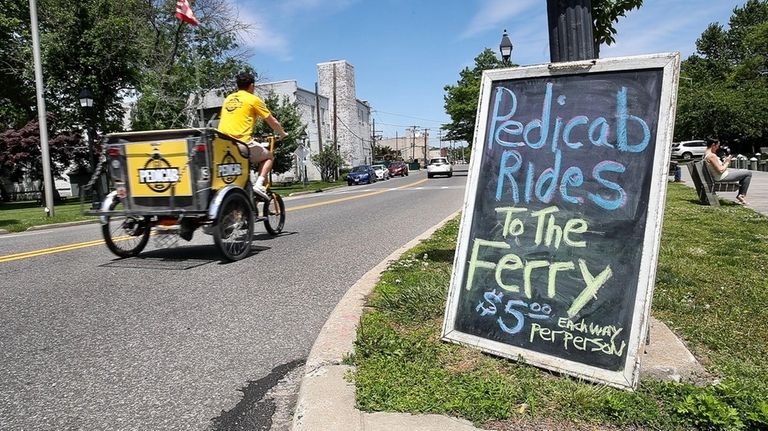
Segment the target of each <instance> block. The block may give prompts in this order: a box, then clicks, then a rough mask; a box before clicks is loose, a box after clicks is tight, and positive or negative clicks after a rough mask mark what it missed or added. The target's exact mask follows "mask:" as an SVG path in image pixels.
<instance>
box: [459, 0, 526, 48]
mask: <svg viewBox="0 0 768 431" xmlns="http://www.w3.org/2000/svg"><path fill="white" fill-rule="evenodd" d="M540 4H541V2H540V1H536V0H485V1H483V3H482V5H481V6H480V10H479V11H477V13H476V14H475V16H474V17H472V20H471V21H470V22H469V25H467V28H466V29H465V30H464V32H462V33H461V38H462V39H466V38H469V37H472V36H475V35H477V34H480V33H483V32H485V31H487V30H490V29H496V30H498V28H499V24H500V23H502V22H509V20H510V19H511V18H512V17H514V16H515V15H518V14H520V13H522V12H524V11H525V10H527V9H528V8H530V7H532V6H534V5H540Z"/></svg>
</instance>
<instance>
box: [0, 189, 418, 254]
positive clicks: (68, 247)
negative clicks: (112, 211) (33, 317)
mask: <svg viewBox="0 0 768 431" xmlns="http://www.w3.org/2000/svg"><path fill="white" fill-rule="evenodd" d="M425 181H427V180H420V181H416V182H415V183H413V184H408V185H405V186H402V187H397V188H396V189H395V190H400V189H405V188H408V187H413V186H415V185H417V184H421V183H423V182H425ZM390 190H391V189H383V190H380V191H376V192H371V193H364V194H362V195H355V196H348V197H345V198H340V199H333V200H330V201H323V202H317V203H314V204H308V205H302V206H298V207H293V208H288V209H286V210H285V211H286V212H288V211H296V210H301V209H306V208H314V207H318V206H321V205H330V204H335V203H339V202H345V201H349V200H352V199H359V198H364V197H366V196H374V195H378V194H381V193H385V192H388V191H390ZM131 238H133V237H130V236H122V237H118V238H113V241H124V240H127V239H131ZM101 244H104V240H103V239H97V240H94V241H86V242H80V243H75V244H67V245H61V246H58V247H51V248H44V249H41V250H33V251H26V252H23V253H16V254H9V255H6V256H0V263H4V262H11V261H14V260H20V259H27V258H30V257H37V256H44V255H46V254H53V253H61V252H64V251H71V250H77V249H80V248H86V247H93V246H97V245H101Z"/></svg>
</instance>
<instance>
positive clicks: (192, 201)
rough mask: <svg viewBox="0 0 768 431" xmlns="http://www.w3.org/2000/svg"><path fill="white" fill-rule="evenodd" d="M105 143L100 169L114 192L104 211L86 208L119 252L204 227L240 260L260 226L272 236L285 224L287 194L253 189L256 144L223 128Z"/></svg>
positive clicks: (127, 253)
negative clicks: (264, 195) (264, 194)
mask: <svg viewBox="0 0 768 431" xmlns="http://www.w3.org/2000/svg"><path fill="white" fill-rule="evenodd" d="M238 144H240V145H238ZM271 144H272V145H274V141H273V140H271ZM102 148H104V153H103V156H102V161H101V164H102V169H101V171H100V172H101V174H102V175H106V177H107V180H108V183H109V184H110V185H111V189H112V191H111V192H110V193H109V194H107V196H106V197H105V198H104V199H103V200H102V202H101V207H100V209H99V210H95V211H84V212H85V213H86V214H90V215H98V216H99V218H100V221H101V226H102V233H103V235H104V241H105V242H106V244H107V247H108V248H109V250H111V251H112V252H113V253H114V254H116V255H117V256H120V257H132V256H136V255H138V254H139V253H141V251H142V250H143V249H144V247H146V245H147V243H148V241H149V239H150V236H154V237H155V239H156V241H155V242H156V243H157V244H158V245H160V246H161V247H163V246H169V245H173V244H175V243H176V242H177V240H178V238H181V239H184V240H187V241H189V240H191V239H192V236H193V234H194V231H195V230H196V229H197V228H202V230H203V232H205V233H206V234H210V235H213V239H214V243H215V244H216V246H217V247H218V248H219V250H220V251H221V253H222V254H223V255H224V257H225V258H226V259H228V260H239V259H242V258H244V257H246V256H248V255H249V253H250V251H251V240H252V237H253V229H254V224H255V223H257V222H261V221H263V222H264V225H265V227H266V230H267V232H269V233H270V234H272V235H277V234H278V233H280V232H281V231H282V229H283V225H284V224H285V206H284V204H283V200H282V198H281V197H280V195H279V194H277V193H274V192H272V191H271V190H269V192H268V195H269V199H261V198H259V197H255V196H254V193H253V191H252V189H251V183H250V168H249V160H248V153H247V151H248V147H247V146H246V145H245V144H243V143H242V142H239V141H237V140H236V139H233V138H231V137H229V136H226V135H223V134H221V133H219V132H218V131H216V130H215V129H176V130H154V131H145V132H127V133H113V134H109V135H107V136H106V137H105V138H104V140H103V142H102ZM97 171H99V169H97ZM169 238H171V240H169Z"/></svg>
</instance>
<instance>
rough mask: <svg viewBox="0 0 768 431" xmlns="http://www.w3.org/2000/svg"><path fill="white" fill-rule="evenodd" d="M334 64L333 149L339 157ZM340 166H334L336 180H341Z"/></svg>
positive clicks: (334, 67) (334, 69)
mask: <svg viewBox="0 0 768 431" xmlns="http://www.w3.org/2000/svg"><path fill="white" fill-rule="evenodd" d="M336 102H337V100H336V63H333V147H334V148H335V149H336V157H341V154H340V151H339V135H338V133H337V129H336V105H338V104H337V103H336ZM340 169H341V166H339V165H336V180H337V181H338V179H339V178H341V170H340Z"/></svg>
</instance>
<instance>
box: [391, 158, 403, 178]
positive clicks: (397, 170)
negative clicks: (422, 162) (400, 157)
mask: <svg viewBox="0 0 768 431" xmlns="http://www.w3.org/2000/svg"><path fill="white" fill-rule="evenodd" d="M387 169H389V176H390V177H394V176H395V175H400V176H401V177H405V176H408V165H407V164H405V162H401V161H396V162H392V163H390V165H389V168H387Z"/></svg>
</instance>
